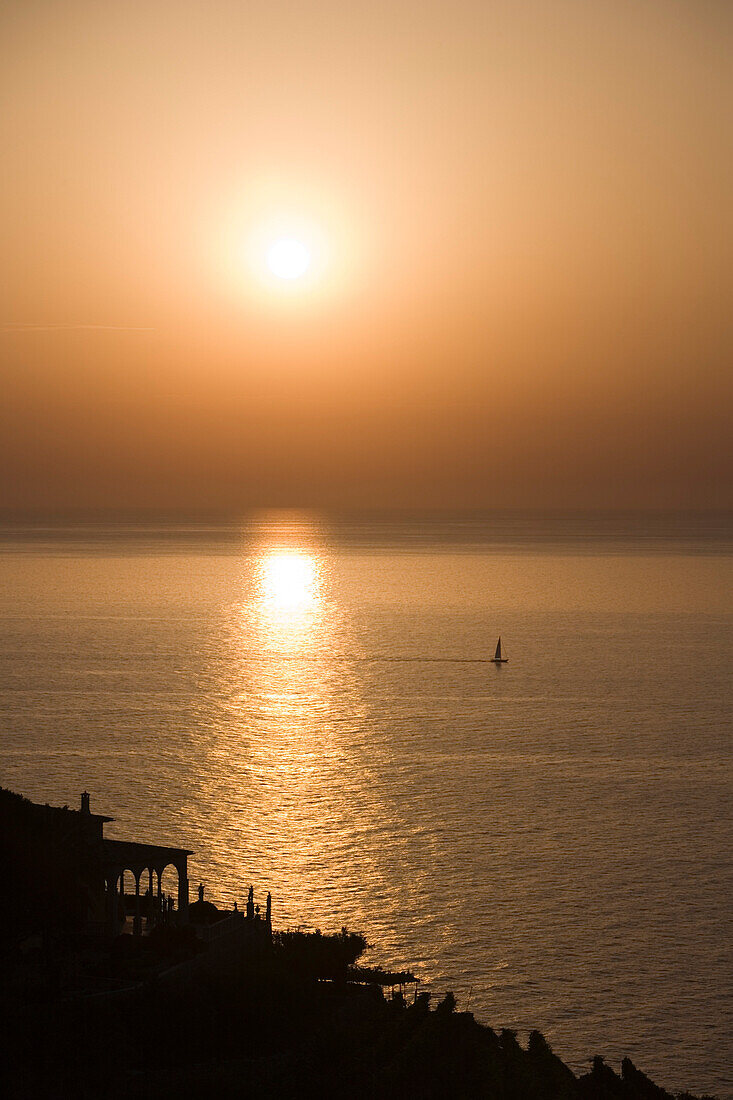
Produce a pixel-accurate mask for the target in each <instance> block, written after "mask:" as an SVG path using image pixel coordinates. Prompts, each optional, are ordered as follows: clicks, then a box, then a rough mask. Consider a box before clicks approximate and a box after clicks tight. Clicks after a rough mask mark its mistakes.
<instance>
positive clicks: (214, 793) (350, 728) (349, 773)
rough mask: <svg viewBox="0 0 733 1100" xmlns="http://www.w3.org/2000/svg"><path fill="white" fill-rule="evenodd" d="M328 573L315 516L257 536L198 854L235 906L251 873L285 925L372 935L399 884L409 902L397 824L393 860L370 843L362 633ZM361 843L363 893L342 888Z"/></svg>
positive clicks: (231, 652)
mask: <svg viewBox="0 0 733 1100" xmlns="http://www.w3.org/2000/svg"><path fill="white" fill-rule="evenodd" d="M336 569H337V565H335V564H334V559H333V551H332V549H331V548H330V547H329V545H328V542H327V540H326V538H325V537H321V531H320V529H319V527H318V525H317V524H315V523H310V522H309V523H302V524H301V523H299V524H297V525H295V524H293V523H292V522H290V523H287V524H281V523H276V524H273V523H268V524H263V525H262V526H261V527H260V528H259V529H258V530H257V531H256V532H253V533H252V541H251V542H250V544H249V549H248V552H247V553H246V555H245V556H244V557H243V558H242V571H241V589H240V596H239V599H238V600H237V602H236V603H235V604H233V605H230V607H229V611H228V616H227V629H226V632H225V638H224V639H222V640H223V642H224V644H223V646H222V648H221V650H220V651H219V653H218V659H217V661H216V670H217V671H216V674H215V680H214V685H213V693H212V695H213V698H212V702H213V704H214V705H213V709H212V712H211V714H210V726H209V729H210V733H211V737H210V743H209V749H208V757H209V760H208V761H206V762H205V761H200V783H201V788H202V790H201V796H202V799H203V801H204V803H205V804H206V805H207V806H208V807H209V809H208V811H207V812H208V817H207V822H208V824H207V835H208V851H207V853H206V855H207V863H208V864H209V868H210V870H212V871H214V875H215V876H216V877H218V878H219V879H220V880H221V881H222V882H225V883H226V888H225V889H226V891H227V892H229V891H231V893H230V895H229V896H238V897H239V898H240V900H241V898H242V897H243V896H244V894H243V891H244V888H245V886H246V884H247V882H248V881H250V880H252V879H254V880H255V881H256V883H257V885H258V889H259V890H260V891H261V892H263V891H265V890H271V891H272V894H273V898H274V899H275V912H276V918H277V921H276V923H278V924H279V925H280V926H283V925H284V926H287V925H288V924H289V923H290V924H300V923H310V924H313V925H318V926H322V927H325V928H329V927H335V928H339V927H341V925H342V924H344V923H348V924H349V925H351V926H352V927H356V928H360V927H364V928H370V929H371V928H373V927H374V926H375V923H376V922H378V921H379V920H380V919H383V914H381V911H380V900H379V899H380V898H383V897H384V896H385V891H387V890H388V889H390V890H391V889H394V885H395V881H397V880H399V881H400V882H402V886H403V891H404V892H403V900H404V899H406V898H409V897H410V896H411V889H412V887H411V883H410V876H409V874H408V872H407V868H408V867H409V865H410V860H409V858H407V851H406V847H405V841H404V840H403V839H401V838H400V835H399V834H398V833H397V832H396V831H395V830H393V829H392V828H391V827H388V828H389V835H390V836H391V837H392V841H391V843H392V846H393V847H397V848H398V849H399V851H400V858H399V859H398V860H397V861H395V860H393V859H391V860H390V859H386V860H385V859H384V858H383V853H382V851H381V848H379V847H378V848H377V849H376V850H373V849H372V850H370V849H369V844H368V840H369V838H370V837H374V836H375V835H377V834H379V831H380V829H384V823H385V821H387V822H389V821H391V817H392V814H393V812H394V808H393V807H391V806H390V805H387V804H385V802H384V799H383V797H382V791H381V786H380V783H379V782H378V780H377V776H376V773H375V770H374V763H373V760H372V751H371V745H370V739H369V722H368V720H367V713H366V712H367V703H366V701H365V698H364V688H363V668H362V666H361V665H360V664H359V663H358V662H354V661H352V660H345V659H344V658H343V654H353V653H355V652H358V651H359V640H358V635H357V632H356V630H355V627H354V623H353V621H352V613H351V612H350V611H349V609H348V608H347V607H344V606H342V605H341V604H340V602H339V599H338V596H337V592H338V584H337V574H336ZM407 846H408V847H409V840H408V842H407ZM365 848H366V850H364V849H365ZM357 851H360V852H361V855H360V857H359V867H360V870H359V874H360V876H361V880H362V882H364V881H367V882H368V883H369V890H368V891H367V892H366V894H365V896H364V897H361V896H359V897H355V896H354V892H353V890H352V889H351V887H350V885H349V884H351V883H352V882H353V878H354V860H355V852H357ZM212 865H213V866H212ZM212 877H214V876H212ZM403 880H404V881H403ZM223 892H224V891H223ZM357 893H358V892H357ZM347 897H348V898H349V903H348V904H345V899H346V898H347ZM406 904H409V902H406ZM375 907H376V909H375ZM381 946H382V948H384V946H385V942H384V937H383V938H382V944H381ZM383 958H387V961H390V959H389V957H388V954H386V955H384V956H383ZM392 961H394V962H395V963H396V962H397V961H398V960H397V957H396V956H395V958H394V959H393V960H392Z"/></svg>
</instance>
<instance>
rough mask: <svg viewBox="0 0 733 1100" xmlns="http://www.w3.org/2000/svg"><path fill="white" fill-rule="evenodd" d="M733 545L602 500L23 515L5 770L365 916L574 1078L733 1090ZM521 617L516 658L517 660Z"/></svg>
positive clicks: (16, 561)
mask: <svg viewBox="0 0 733 1100" xmlns="http://www.w3.org/2000/svg"><path fill="white" fill-rule="evenodd" d="M731 547H732V544H731V539H730V532H729V531H728V530H727V529H726V528H725V525H724V524H721V523H719V522H718V521H716V520H711V521H710V522H707V523H702V524H701V523H699V522H698V523H695V524H692V523H687V522H686V521H685V520H684V518H682V519H679V518H678V519H677V520H676V521H670V520H665V519H660V518H657V519H656V520H640V519H636V520H635V519H633V518H632V519H630V518H627V519H621V518H619V517H614V518H613V519H612V520H604V519H602V518H600V517H596V519H591V520H589V519H588V518H587V517H584V518H575V519H572V518H571V517H551V518H546V519H545V520H544V521H539V520H536V519H522V518H521V517H508V518H507V517H499V518H497V517H494V518H493V519H486V520H484V521H481V522H479V521H468V520H461V519H460V518H458V517H453V518H452V519H450V520H440V519H435V518H433V519H429V520H428V519H424V520H422V521H421V522H418V521H414V520H413V521H409V522H408V521H404V522H397V521H395V520H394V519H391V520H384V521H382V522H377V521H372V522H367V521H358V520H355V519H353V518H352V519H351V520H350V521H343V522H341V523H336V524H334V523H327V522H325V521H323V520H318V519H317V518H313V517H311V518H309V517H300V518H294V517H264V518H261V519H259V520H257V519H253V520H251V521H248V522H247V523H245V524H241V525H225V524H221V525H218V526H217V525H209V526H208V527H207V526H202V525H193V524H191V525H188V526H186V525H181V524H178V525H177V526H175V525H173V526H171V525H168V526H160V525H158V526H156V525H154V524H149V525H140V524H129V525H127V526H125V525H120V524H118V525H115V526H107V527H100V526H92V525H86V526H84V527H81V528H79V527H73V526H67V527H59V526H56V527H52V526H48V527H47V528H46V529H40V528H38V527H36V528H33V529H31V528H26V527H23V526H22V525H21V524H15V525H12V524H11V525H10V526H8V527H6V528H5V530H4V532H3V534H2V539H1V541H0V550H1V551H2V553H0V576H1V577H2V586H1V595H0V703H1V705H2V738H1V741H0V782H2V783H3V784H4V785H6V786H9V787H11V788H12V789H14V790H17V791H20V792H22V793H23V794H25V795H27V796H29V797H31V798H34V799H37V800H38V799H40V800H42V801H50V802H53V803H56V804H63V803H69V804H73V805H76V804H77V801H78V795H79V792H80V791H81V790H83V789H85V788H86V789H88V790H89V791H91V792H92V797H93V809H95V810H97V811H98V812H104V813H109V814H111V815H113V816H114V817H115V819H116V820H115V822H114V823H113V825H111V826H109V827H108V834H109V835H111V836H115V837H120V838H129V839H140V840H148V841H153V842H162V843H166V842H167V843H172V844H177V845H181V846H186V847H190V848H192V849H195V852H196V855H195V857H194V858H193V859H192V861H191V866H192V871H191V879H192V887H193V888H195V886H196V885H197V883H198V881H203V882H205V883H206V885H207V893H208V895H209V896H211V897H212V898H213V899H214V900H218V901H221V902H224V903H227V904H231V903H232V902H233V901H234V900H235V899H236V900H238V901H239V903H240V905H241V904H242V903H243V901H244V899H245V895H246V890H247V886H248V884H249V883H250V882H252V883H253V884H254V886H255V890H256V894H257V895H258V897H259V898H260V899H261V900H264V894H265V892H266V891H267V890H271V891H272V894H273V898H274V917H275V922H276V924H277V925H279V926H291V927H292V926H297V925H303V926H305V927H308V926H311V927H320V928H323V929H338V928H340V927H341V926H342V925H343V924H346V925H348V926H349V927H350V928H355V929H360V930H363V931H364V932H365V933H366V934H367V936H368V938H369V941H370V943H372V944H373V945H374V948H375V949H374V951H373V952H372V959H373V960H374V961H376V960H377V959H378V960H381V961H383V962H384V963H386V964H389V963H392V964H398V965H404V966H409V967H412V968H413V969H414V970H415V971H416V972H417V973H418V974H419V975H420V976H421V977H422V979H423V980H424V981H425V982H426V983H428V984H429V987H430V988H431V989H433V990H434V991H435V992H436V993H442V992H443V991H445V990H446V989H448V988H451V989H453V990H454V991H455V992H456V995H457V996H458V999H459V1007H462V1008H470V1010H471V1011H473V1012H475V1014H476V1015H477V1017H478V1018H479V1019H481V1020H483V1021H485V1022H487V1023H490V1024H492V1025H493V1026H496V1027H500V1026H508V1027H514V1028H517V1029H518V1030H519V1031H520V1032H523V1031H526V1030H527V1029H529V1028H532V1027H538V1028H540V1029H541V1030H542V1031H543V1032H544V1033H545V1034H546V1036H547V1037H548V1038H549V1040H550V1042H551V1043H552V1044H553V1046H554V1047H555V1049H556V1050H557V1052H558V1053H559V1054H560V1055H561V1056H562V1057H564V1058H565V1059H567V1060H568V1061H569V1062H570V1064H571V1065H573V1066H574V1067H575V1068H583V1067H584V1066H585V1065H587V1059H588V1058H589V1057H591V1056H592V1055H593V1054H595V1053H604V1054H605V1055H606V1056H607V1057H608V1059H609V1060H610V1061H611V1063H612V1064H613V1063H617V1062H618V1060H620V1058H621V1057H622V1055H624V1054H628V1055H630V1056H631V1057H632V1058H633V1059H634V1060H635V1061H636V1062H637V1064H638V1065H639V1066H640V1067H641V1068H643V1069H644V1070H646V1071H647V1072H649V1073H651V1074H652V1075H653V1076H654V1077H655V1078H656V1079H657V1080H658V1081H659V1082H660V1083H663V1084H665V1085H667V1086H668V1087H671V1088H683V1087H688V1088H694V1089H699V1090H703V1089H708V1090H711V1091H716V1092H717V1093H718V1094H719V1095H720V1096H722V1097H726V1098H728V1097H732V1096H733V1084H732V1083H731V1079H730V1073H729V1067H730V1053H731V1051H730V1046H729V1026H730V1022H731V995H730V992H731V984H730V977H731V973H730V953H729V951H730V943H731V916H730V898H731V878H732V876H731V858H730V852H731V813H730V810H731V800H730V793H731V787H730V780H731V770H730V755H731V741H730V717H731V715H730V707H729V702H730V698H729V689H730V656H731V639H732V636H733V629H732V624H733V615H732V612H733V601H732V600H731V583H730V582H731V561H732V560H733V559H732V558H731ZM499 633H501V634H502V638H503V641H504V644H505V647H506V651H507V655H508V656H509V658H510V661H509V664H507V665H504V666H502V667H499V668H497V667H495V666H493V665H492V664H490V663H487V662H486V658H487V657H488V656H490V655H491V654H492V653H493V648H494V645H495V643H496V638H497V635H498V634H499Z"/></svg>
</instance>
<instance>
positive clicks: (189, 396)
mask: <svg viewBox="0 0 733 1100" xmlns="http://www.w3.org/2000/svg"><path fill="white" fill-rule="evenodd" d="M732 29H733V4H729V3H727V2H726V0H720V2H715V0H452V2H451V3H447V2H446V0H441V2H436V0H420V2H417V0H389V2H388V0H369V2H367V0H351V2H350V3H344V2H343V0H338V2H337V0H314V2H308V0H298V2H296V0H292V2H288V3H286V2H284V0H248V2H247V3H242V2H239V0H236V2H235V0H207V2H199V0H146V2H138V0H126V2H125V3H122V4H113V3H111V2H110V3H106V2H100V0H96V2H93V3H91V2H72V0H67V2H64V0H59V2H57V3H53V4H51V3H48V2H46V0H44V2H41V0H8V2H6V3H5V4H4V5H3V6H2V9H1V10H0V88H1V95H0V101H1V102H2V109H1V110H2V114H1V117H0V131H1V138H2V150H3V171H2V173H0V233H1V235H2V251H3V257H4V263H3V278H2V282H1V284H0V299H1V300H0V362H1V364H2V366H1V369H2V401H1V402H0V462H1V463H2V467H1V468H2V471H3V475H2V480H1V484H0V506H9V507H57V506H58V507H67V506H81V507H88V506H92V507H94V506H100V505H101V506H105V507H115V506H119V507H126V508H129V507H135V506H144V507H156V506H161V507H166V508H170V507H174V508H177V507H182V508H186V509H195V508H199V507H201V508H212V507H213V508H219V507H223V508H239V507H245V506H249V505H273V506H287V505H292V506H313V505H316V506H317V505H325V506H332V507H335V506H339V505H348V506H355V505H367V506H369V505H372V506H390V505H392V506H403V505H415V506H437V507H440V506H468V507H491V506H500V507H527V506H531V507H534V506H543V505H544V506H551V507H562V506H568V507H576V506H579V507H584V506H586V507H604V506H609V507H627V506H631V507H676V506H683V507H697V506H729V505H730V504H731V503H732V502H731V499H730V485H731V481H732V480H733V479H732V478H731V473H732V472H733V471H732V470H731V465H732V463H731V457H730V454H731V452H730V447H729V446H728V444H727V440H726V435H727V434H728V432H729V423H730V412H731V371H730V347H731V339H730V336H731V332H730V305H729V287H730V279H731V270H730V261H729V256H730V253H731V236H732V234H731V228H732V227H731V218H730V202H729V193H730V178H731V175H730V169H731V162H732V160H733V158H732V157H731V134H733V118H732V117H731V116H732V115H733V112H732V111H731V102H732V100H733V96H732V95H731V90H732V89H731V78H730V76H729V75H728V71H727V70H728V68H729V64H728V63H729V57H730V46H731V30H732ZM282 218H286V219H290V220H291V222H292V221H293V220H294V224H298V225H301V224H302V225H304V226H306V231H309V230H308V228H307V227H311V228H312V229H313V232H314V233H315V234H316V235H317V237H318V239H319V240H320V241H321V243H322V245H323V256H324V260H323V265H322V270H321V269H320V268H319V270H318V271H317V272H315V273H314V274H313V277H312V278H309V279H306V280H305V282H304V285H302V286H295V287H287V288H285V287H278V286H276V285H272V283H270V282H267V281H266V280H263V279H262V278H260V277H258V273H257V263H258V262H259V260H258V254H257V248H258V247H259V245H258V244H257V241H258V240H259V239H260V237H262V236H263V234H264V235H265V236H266V234H267V232H269V229H268V227H269V226H270V225H271V224H274V223H275V222H278V219H282ZM253 241H254V242H255V243H254V244H253V243H252V242H253ZM253 249H254V252H253ZM253 257H254V258H253Z"/></svg>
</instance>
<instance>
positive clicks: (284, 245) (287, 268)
mask: <svg viewBox="0 0 733 1100" xmlns="http://www.w3.org/2000/svg"><path fill="white" fill-rule="evenodd" d="M310 265H311V254H310V252H309V251H308V249H307V248H306V246H305V245H304V244H303V242H302V241H299V240H296V239H295V237H283V238H281V239H280V240H277V241H275V242H274V244H272V245H271V246H270V248H269V249H268V252H267V266H268V267H269V269H270V271H271V272H272V274H273V275H276V276H277V278H278V279H299V278H300V277H301V275H305V273H306V271H307V270H308V268H309V267H310Z"/></svg>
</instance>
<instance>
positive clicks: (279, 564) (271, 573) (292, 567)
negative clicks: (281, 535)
mask: <svg viewBox="0 0 733 1100" xmlns="http://www.w3.org/2000/svg"><path fill="white" fill-rule="evenodd" d="M317 584H318V571H317V568H316V563H315V561H314V560H313V558H312V557H311V556H310V555H309V554H301V553H293V552H290V551H275V552H274V553H271V554H269V555H268V557H267V558H266V559H265V561H264V562H263V566H262V589H263V595H264V597H265V600H266V601H267V603H268V604H269V605H270V606H271V607H273V608H278V609H280V610H281V611H285V610H287V611H303V610H306V609H308V608H309V607H311V606H312V605H313V603H314V602H315V597H316V589H317Z"/></svg>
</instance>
